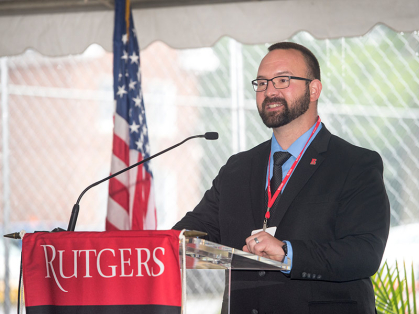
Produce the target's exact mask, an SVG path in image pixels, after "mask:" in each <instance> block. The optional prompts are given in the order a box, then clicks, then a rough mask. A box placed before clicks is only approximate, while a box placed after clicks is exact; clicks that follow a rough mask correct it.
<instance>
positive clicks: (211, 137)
mask: <svg viewBox="0 0 419 314" xmlns="http://www.w3.org/2000/svg"><path fill="white" fill-rule="evenodd" d="M197 137H204V138H205V139H206V140H216V139H218V133H217V132H206V133H205V134H203V135H195V136H190V137H188V138H186V139H184V140H183V141H182V142H180V143H177V144H176V145H173V146H171V147H169V148H166V149H165V150H163V151H161V152H160V153H157V154H155V155H153V156H150V157H148V158H146V159H143V160H141V161H139V162H137V163H135V164H133V165H131V166H129V167H127V168H125V169H122V170H121V171H118V172H117V173H114V174H113V175H110V176H109V177H106V178H104V179H102V180H100V181H97V182H95V183H93V184H91V185H89V186H88V187H87V188H86V189H84V191H83V192H82V193H81V194H80V196H79V198H78V199H77V202H76V204H74V206H73V210H72V211H71V216H70V221H69V223H68V227H67V231H74V229H75V228H76V222H77V217H78V215H79V210H80V205H79V204H80V200H81V198H82V197H83V195H84V193H86V192H87V191H88V190H90V189H91V188H92V187H94V186H96V185H98V184H101V183H102V182H105V181H107V180H109V179H112V178H113V177H116V176H117V175H120V174H121V173H124V172H125V171H128V170H130V169H132V168H134V167H137V166H139V165H141V164H143V163H145V162H147V161H149V160H150V159H153V158H154V157H157V156H159V155H161V154H164V153H165V152H167V151H169V150H172V149H173V148H176V147H178V146H180V145H182V144H183V143H185V142H186V141H189V140H190V139H193V138H197Z"/></svg>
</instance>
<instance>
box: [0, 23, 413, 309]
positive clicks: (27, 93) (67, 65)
mask: <svg viewBox="0 0 419 314" xmlns="http://www.w3.org/2000/svg"><path fill="white" fill-rule="evenodd" d="M290 40H291V41H295V42H298V43H301V44H303V45H305V46H307V47H308V48H310V49H311V50H312V51H313V52H314V53H315V54H316V55H317V57H318V59H319V61H320V65H321V69H322V82H323V92H322V95H321V97H320V101H319V112H320V116H321V117H322V121H323V122H324V123H325V124H326V126H327V127H328V129H329V130H330V131H331V132H332V133H335V134H336V135H339V136H341V137H343V138H344V139H346V140H348V141H349V142H352V143H354V144H356V145H360V146H363V147H366V148H370V149H373V150H376V151H378V152H379V153H380V154H381V156H382V158H383V160H384V166H385V173H384V177H385V184H386V187H387V191H388V195H389V198H390V203H391V223H392V226H399V225H405V224H413V223H418V222H419V207H418V203H419V202H418V201H419V193H418V190H419V157H418V156H419V143H418V142H419V140H418V135H419V99H418V98H419V77H418V73H419V56H418V55H419V33H418V32H417V31H416V32H412V33H397V32H394V31H392V30H391V29H389V28H387V27H385V26H383V25H377V26H376V27H374V28H373V29H372V30H371V31H370V32H369V33H368V34H366V35H364V36H361V37H354V38H339V39H327V40H317V39H315V38H313V37H312V36H311V35H310V34H309V33H306V32H300V33H298V34H296V35H295V36H293V37H292V38H290ZM267 46H268V45H241V44H240V43H238V42H236V41H234V40H232V39H229V38H222V39H221V40H220V41H219V42H218V43H217V44H216V45H215V46H214V47H211V48H201V49H191V50H175V49H171V48H170V47H168V46H166V45H165V44H163V43H159V42H156V43H154V44H152V45H150V46H149V47H147V48H146V49H144V50H143V51H142V52H141V64H142V77H143V91H144V100H145V105H146V111H147V120H148V127H149V135H150V146H151V153H152V154H153V153H156V152H159V151H161V150H163V149H164V148H166V147H168V146H171V145H173V144H175V143H177V142H179V141H181V140H183V139H184V138H186V137H188V136H190V135H195V134H201V133H204V132H206V131H217V132H218V133H219V134H220V139H219V140H218V141H216V142H206V141H203V140H194V141H190V142H188V143H186V144H184V145H183V146H182V147H180V148H177V149H176V150H174V151H171V152H169V153H167V154H165V155H162V156H161V157H159V158H157V159H155V160H153V161H152V169H153V173H154V177H155V189H156V194H157V199H156V202H157V208H158V224H159V229H168V228H170V227H171V226H172V225H173V224H174V223H175V222H176V221H177V220H178V219H180V218H181V217H182V216H183V215H184V214H185V213H186V211H189V210H192V209H193V207H194V205H195V204H197V202H198V201H199V200H200V198H201V197H202V194H203V193H204V191H205V190H206V189H207V188H209V187H210V185H211V181H212V179H213V178H214V177H215V176H216V174H217V172H218V170H219V168H220V167H221V166H222V165H223V164H224V163H225V161H226V160H227V158H228V157H229V156H230V155H231V154H233V153H235V152H238V151H242V150H245V149H248V148H251V147H253V146H255V145H256V144H258V143H260V142H262V141H264V140H266V139H268V138H269V137H270V136H271V131H270V130H268V129H266V128H265V127H264V125H263V124H262V123H261V121H260V118H259V115H258V113H257V110H256V106H255V100H254V98H255V97H254V96H255V95H254V92H253V90H252V88H251V86H250V81H251V80H252V79H254V78H255V76H256V72H257V68H258V65H259V62H260V60H261V59H262V57H263V56H264V55H265V54H266V51H267ZM1 72H2V76H1V81H0V85H1V96H2V98H1V99H2V108H1V113H2V120H1V128H2V140H1V142H0V146H1V156H2V162H1V173H2V177H1V179H0V188H1V190H0V199H1V213H0V214H1V217H0V219H1V232H2V234H5V233H9V232H15V231H19V230H21V229H25V230H26V231H28V232H31V231H34V230H51V229H53V228H55V227H58V226H59V227H62V228H66V226H67V223H68V219H69V216H70V211H71V207H72V205H73V204H74V203H75V201H76V200H77V197H78V196H79V194H80V193H81V192H82V191H83V189H84V188H85V187H86V186H88V185H89V184H90V183H92V182H94V181H97V180H99V179H101V178H103V177H105V176H106V175H108V173H109V171H110V156H111V145H112V125H113V122H112V113H113V106H114V105H113V95H112V84H113V82H112V54H111V53H107V52H105V51H103V49H102V48H101V47H98V46H96V45H93V46H91V47H89V48H88V49H87V50H86V52H85V53H84V54H82V55H78V56H66V57H60V58H49V57H45V56H41V55H39V54H38V53H36V52H34V51H27V52H25V53H24V54H23V55H20V56H14V57H7V58H2V60H1ZM106 202H107V185H106V184H103V185H101V186H98V187H95V188H94V189H92V190H90V191H89V192H88V193H87V194H86V195H85V196H84V197H83V199H82V201H81V210H80V215H79V221H78V226H77V227H76V230H104V219H105V214H106ZM18 245H19V244H18V243H15V242H12V241H10V240H6V241H3V242H2V247H1V251H0V254H1V257H0V260H2V261H3V260H4V258H6V260H7V259H13V261H14V262H13V263H10V264H9V265H10V268H9V270H7V271H6V272H5V270H4V269H1V270H0V275H1V276H2V278H3V281H2V283H0V289H1V288H2V287H3V288H2V290H3V291H4V289H6V293H7V292H8V291H7V287H9V286H10V287H12V297H15V293H16V291H15V289H16V286H17V279H16V278H15V277H16V276H17V275H16V273H17V271H16V267H17V265H16V263H15V259H16V256H15V255H16V254H18V251H19V250H18ZM6 252H9V253H6ZM7 254H8V255H7ZM0 265H3V263H0ZM0 267H2V266H0ZM417 273H419V271H417ZM4 278H6V279H4ZM8 278H10V285H6V284H5V280H6V281H8ZM5 287H6V288H5ZM0 295H1V297H3V296H4V293H1V294H0ZM6 300H8V298H6ZM9 305H10V303H9V301H6V305H5V308H6V309H8V308H9Z"/></svg>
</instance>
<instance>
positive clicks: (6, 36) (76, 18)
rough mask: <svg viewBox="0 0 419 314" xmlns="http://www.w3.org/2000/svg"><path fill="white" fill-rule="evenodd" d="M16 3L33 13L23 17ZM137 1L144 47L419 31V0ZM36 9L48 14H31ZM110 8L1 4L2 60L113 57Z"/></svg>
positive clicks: (64, 1)
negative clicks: (28, 53)
mask: <svg viewBox="0 0 419 314" xmlns="http://www.w3.org/2000/svg"><path fill="white" fill-rule="evenodd" d="M12 2H13V3H14V4H13V5H15V6H17V5H19V3H21V4H22V5H23V6H24V4H25V3H26V5H27V7H26V8H22V10H21V13H17V11H16V8H17V7H15V8H14V9H13V10H12ZM131 2H132V5H133V7H134V9H133V16H134V24H135V28H136V30H137V34H138V38H139V43H140V47H141V48H145V47H146V46H147V45H149V44H150V43H152V42H154V41H157V40H160V41H163V42H165V43H166V44H168V45H169V46H171V47H174V48H195V47H208V46H212V45H214V44H215V43H216V42H217V41H218V40H219V39H220V38H221V37H223V36H230V37H232V38H234V39H236V40H238V41H239V42H242V43H244V44H261V43H270V42H277V41H280V40H284V39H287V38H289V37H291V36H292V35H293V34H294V33H296V32H298V31H301V30H305V31H307V32H309V33H311V34H312V35H313V36H314V37H316V38H338V37H351V36H359V35H363V34H365V33H367V32H368V31H369V30H370V29H371V28H373V27H374V25H376V24H378V23H382V24H385V25H387V26H388V27H391V28H393V29H394V30H396V31H404V32H411V31H415V30H419V1H418V0H351V1H347V0H272V1H247V2H246V1H240V2H238V1H230V2H226V1H218V0H217V1H215V0H213V1H210V0H208V1H197V0H195V1H194V0H189V1H186V0H154V1H152V0H148V1H146V0H131ZM220 2H222V3H220ZM41 3H42V4H41ZM48 3H49V4H50V7H48V5H47V4H48ZM190 3H195V4H194V5H190ZM197 3H199V5H196V4H197ZM35 4H37V5H39V6H40V7H41V6H43V8H42V9H41V8H38V9H35V8H32V9H29V6H31V5H33V6H35ZM151 4H154V7H150V6H151ZM170 4H172V5H170ZM6 5H9V7H7V6H6ZM65 5H68V9H65V10H64V7H65ZM146 5H149V7H145V6H146ZM169 5H170V6H169ZM141 6H143V7H141ZM93 7H94V8H93ZM112 7H113V2H112V1H105V0H103V1H100V0H56V1H48V0H45V1H43V0H34V1H30V0H14V1H11V0H7V1H5V0H0V12H2V13H5V12H6V13H7V12H9V13H8V14H1V13H0V56H10V55H16V54H20V53H22V52H23V51H25V50H26V49H28V48H32V49H35V50H37V51H39V52H41V53H42V54H45V55H49V56H60V55H67V54H77V53H81V52H83V51H84V50H85V49H86V48H87V47H88V46H90V45H91V44H92V43H97V44H99V45H101V46H102V47H104V48H105V49H106V50H107V51H111V50H112V34H113V24H114V20H113V19H114V16H113V8H112ZM76 8H77V9H76ZM83 8H84V9H83ZM8 10H9V11H8ZM42 10H45V11H42ZM12 11H13V12H12Z"/></svg>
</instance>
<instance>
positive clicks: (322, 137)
mask: <svg viewBox="0 0 419 314" xmlns="http://www.w3.org/2000/svg"><path fill="white" fill-rule="evenodd" d="M330 136H331V134H330V132H329V131H328V130H327V129H326V127H325V126H324V125H323V126H322V129H321V130H320V131H319V133H318V134H317V136H316V137H315V139H314V140H313V142H311V144H310V146H309V147H308V148H307V150H306V151H305V153H304V155H303V157H302V158H301V160H300V162H299V163H298V165H297V167H296V168H295V170H294V173H293V174H292V176H291V178H290V179H289V181H288V183H287V186H286V187H285V189H284V192H283V193H282V195H281V198H280V199H279V201H278V204H277V205H276V208H274V211H273V213H272V214H271V219H270V220H271V221H269V222H268V225H269V226H278V225H279V224H280V223H281V220H282V218H283V217H284V215H285V213H286V212H287V210H288V208H289V206H290V205H291V203H292V202H293V200H294V199H295V197H296V196H297V195H298V193H299V192H300V191H301V189H302V188H303V187H304V185H305V184H306V183H307V182H308V181H309V180H310V178H311V176H312V175H313V174H314V173H315V172H316V171H317V169H318V168H319V167H320V165H321V164H322V162H323V160H324V156H323V155H322V153H323V152H325V151H326V150H327V145H328V143H329V139H330ZM313 160H315V165H312V164H311V163H312V161H313ZM313 163H314V162H313Z"/></svg>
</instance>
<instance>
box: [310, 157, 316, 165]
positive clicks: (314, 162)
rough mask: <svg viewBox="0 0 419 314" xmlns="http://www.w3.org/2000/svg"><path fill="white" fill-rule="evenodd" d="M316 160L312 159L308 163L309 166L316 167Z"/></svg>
mask: <svg viewBox="0 0 419 314" xmlns="http://www.w3.org/2000/svg"><path fill="white" fill-rule="evenodd" d="M316 162H317V159H315V158H313V159H312V160H311V162H310V165H312V166H314V165H316Z"/></svg>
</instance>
